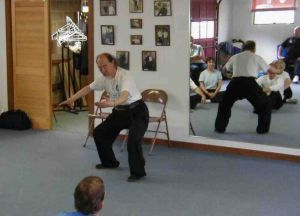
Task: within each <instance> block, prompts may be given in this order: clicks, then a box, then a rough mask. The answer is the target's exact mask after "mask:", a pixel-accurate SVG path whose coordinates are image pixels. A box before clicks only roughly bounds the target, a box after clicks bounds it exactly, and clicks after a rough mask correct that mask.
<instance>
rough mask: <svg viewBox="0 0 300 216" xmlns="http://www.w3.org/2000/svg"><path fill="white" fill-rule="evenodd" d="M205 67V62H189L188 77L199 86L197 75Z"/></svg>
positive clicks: (198, 75)
mask: <svg viewBox="0 0 300 216" xmlns="http://www.w3.org/2000/svg"><path fill="white" fill-rule="evenodd" d="M206 68H207V64H205V63H202V62H199V63H191V65H190V77H191V79H192V80H193V81H194V83H195V84H196V85H197V86H199V85H200V83H199V77H200V74H201V72H202V71H204V70H205V69H206Z"/></svg>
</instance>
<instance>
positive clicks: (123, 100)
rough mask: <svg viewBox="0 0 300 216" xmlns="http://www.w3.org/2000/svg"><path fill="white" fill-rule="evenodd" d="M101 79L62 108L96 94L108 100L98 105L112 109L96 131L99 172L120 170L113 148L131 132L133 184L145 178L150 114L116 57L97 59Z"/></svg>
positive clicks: (102, 56)
mask: <svg viewBox="0 0 300 216" xmlns="http://www.w3.org/2000/svg"><path fill="white" fill-rule="evenodd" d="M96 63H97V65H98V68H99V71H100V75H99V76H98V77H97V78H96V80H95V81H94V82H92V83H91V84H90V85H87V86H85V87H84V88H82V89H81V90H79V91H78V92H77V93H76V94H74V95H73V96H72V97H70V98H68V99H67V100H66V101H63V102H62V103H61V104H60V105H61V106H64V105H68V106H70V107H72V106H73V105H74V101H76V100H77V99H79V98H81V97H83V96H85V95H87V94H89V93H90V92H91V91H93V90H99V91H103V90H105V91H106V92H107V94H108V98H105V99H104V100H101V101H100V102H96V103H95V105H96V106H98V107H100V108H106V107H112V108H113V110H112V113H111V114H110V115H109V116H108V118H107V119H106V120H105V121H104V122H102V123H101V124H99V125H98V126H97V127H96V128H95V129H94V131H93V136H94V140H95V144H96V147H97V151H98V155H99V158H100V161H101V164H97V165H96V169H113V168H117V167H119V164H120V163H119V161H118V160H117V159H116V157H115V154H114V152H113V149H112V144H113V142H114V141H115V139H116V138H117V137H118V135H119V133H120V131H121V130H123V129H129V132H128V142H127V151H128V162H129V169H130V176H129V177H128V178H127V181H129V182H132V181H136V180H139V179H141V178H142V177H144V176H146V172H145V159H144V156H143V149H142V139H143V137H144V134H145V132H146V130H147V127H148V122H149V111H148V108H147V106H146V104H145V103H144V102H143V100H142V97H141V94H140V92H139V91H138V89H137V87H136V85H135V83H134V81H133V79H132V78H131V76H130V74H129V73H128V71H125V70H124V69H121V68H119V67H118V65H117V61H116V59H115V57H114V56H112V55H111V54H109V53H102V54H100V55H98V56H97V58H96Z"/></svg>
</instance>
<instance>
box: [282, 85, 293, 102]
mask: <svg viewBox="0 0 300 216" xmlns="http://www.w3.org/2000/svg"><path fill="white" fill-rule="evenodd" d="M283 95H284V98H283V103H285V102H286V99H290V98H292V97H293V91H292V89H291V87H288V88H286V89H285V90H284V92H283Z"/></svg>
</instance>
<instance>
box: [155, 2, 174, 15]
mask: <svg viewBox="0 0 300 216" xmlns="http://www.w3.org/2000/svg"><path fill="white" fill-rule="evenodd" d="M154 16H172V4H171V0H155V1H154Z"/></svg>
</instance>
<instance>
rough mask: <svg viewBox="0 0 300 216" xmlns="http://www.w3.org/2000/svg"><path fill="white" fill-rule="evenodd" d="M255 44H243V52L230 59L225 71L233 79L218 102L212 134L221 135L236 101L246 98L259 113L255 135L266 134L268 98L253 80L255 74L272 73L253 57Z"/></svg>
mask: <svg viewBox="0 0 300 216" xmlns="http://www.w3.org/2000/svg"><path fill="white" fill-rule="evenodd" d="M255 51H256V44H255V42H254V41H246V43H245V44H244V47H243V52H241V53H239V54H236V55H234V56H232V57H231V58H230V59H229V60H228V62H227V63H226V65H225V68H226V69H227V70H229V71H232V72H233V75H232V77H233V78H232V80H231V81H230V83H229V84H228V86H227V88H226V91H225V93H224V97H223V100H222V101H221V102H220V103H219V108H218V114H217V117H216V121H215V131H216V132H219V133H224V132H225V130H226V127H227V125H228V123H229V118H230V116H231V108H232V106H233V104H234V103H235V102H236V101H237V100H242V99H247V100H248V101H249V102H250V103H251V105H252V106H253V107H254V109H255V110H256V111H257V114H258V125H257V128H256V132H257V133H259V134H263V133H268V132H269V129H270V123H271V104H270V101H269V100H268V98H267V95H266V94H265V93H264V92H263V90H262V89H261V87H259V85H258V84H257V82H256V81H255V78H256V76H257V73H258V71H260V70H265V71H269V70H271V71H272V72H277V71H274V70H275V69H274V68H270V67H269V65H268V64H267V63H266V62H265V61H264V60H263V58H262V57H260V56H258V55H256V54H255Z"/></svg>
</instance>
